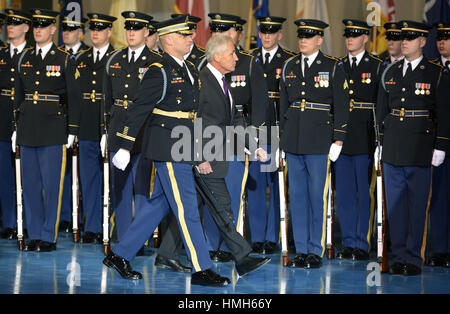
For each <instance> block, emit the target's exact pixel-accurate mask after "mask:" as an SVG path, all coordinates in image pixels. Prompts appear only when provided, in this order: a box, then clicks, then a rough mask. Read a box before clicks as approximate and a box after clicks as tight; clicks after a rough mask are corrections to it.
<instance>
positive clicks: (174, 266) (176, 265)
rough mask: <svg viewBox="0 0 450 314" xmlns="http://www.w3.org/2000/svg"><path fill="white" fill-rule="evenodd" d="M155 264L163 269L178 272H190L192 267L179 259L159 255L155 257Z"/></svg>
mask: <svg viewBox="0 0 450 314" xmlns="http://www.w3.org/2000/svg"><path fill="white" fill-rule="evenodd" d="M155 266H156V267H159V268H163V269H168V270H173V271H175V272H178V273H190V272H192V268H191V267H187V266H184V265H182V264H181V263H180V262H179V261H177V260H174V259H170V258H167V257H164V256H162V255H157V256H156V258H155Z"/></svg>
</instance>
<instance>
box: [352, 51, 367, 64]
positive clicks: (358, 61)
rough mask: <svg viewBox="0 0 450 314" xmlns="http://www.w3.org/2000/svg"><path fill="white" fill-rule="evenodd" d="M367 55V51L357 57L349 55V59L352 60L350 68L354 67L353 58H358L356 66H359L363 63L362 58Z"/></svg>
mask: <svg viewBox="0 0 450 314" xmlns="http://www.w3.org/2000/svg"><path fill="white" fill-rule="evenodd" d="M365 53H366V51H365V50H363V52H361V53H359V54H358V55H356V56H352V55H351V54H350V53H349V54H348V58H349V60H350V66H352V65H353V58H356V65H359V63H360V62H361V60H362V58H363V57H364V54H365Z"/></svg>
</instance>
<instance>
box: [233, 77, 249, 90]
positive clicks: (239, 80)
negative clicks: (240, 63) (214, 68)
mask: <svg viewBox="0 0 450 314" xmlns="http://www.w3.org/2000/svg"><path fill="white" fill-rule="evenodd" d="M246 85H247V83H246V82H245V75H236V76H232V77H231V84H230V86H231V87H232V88H235V87H245V86H246Z"/></svg>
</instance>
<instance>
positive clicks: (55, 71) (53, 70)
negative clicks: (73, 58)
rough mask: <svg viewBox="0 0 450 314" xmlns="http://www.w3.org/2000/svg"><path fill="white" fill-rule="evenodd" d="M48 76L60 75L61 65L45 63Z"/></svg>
mask: <svg viewBox="0 0 450 314" xmlns="http://www.w3.org/2000/svg"><path fill="white" fill-rule="evenodd" d="M45 69H46V70H47V73H46V75H47V76H48V77H50V76H57V77H59V76H61V66H59V65H47V66H46V68H45Z"/></svg>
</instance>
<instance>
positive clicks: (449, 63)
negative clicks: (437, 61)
mask: <svg viewBox="0 0 450 314" xmlns="http://www.w3.org/2000/svg"><path fill="white" fill-rule="evenodd" d="M445 67H446V68H447V70H450V61H447V62H445Z"/></svg>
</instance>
